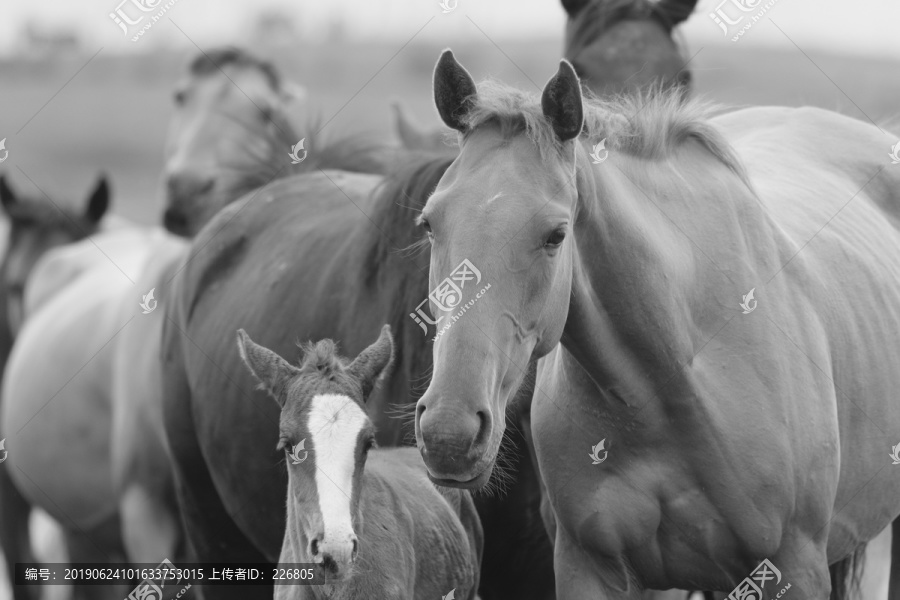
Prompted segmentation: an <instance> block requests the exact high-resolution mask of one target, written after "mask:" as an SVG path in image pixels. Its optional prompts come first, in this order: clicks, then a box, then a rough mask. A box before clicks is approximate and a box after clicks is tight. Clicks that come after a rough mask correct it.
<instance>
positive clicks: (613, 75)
mask: <svg viewBox="0 0 900 600" xmlns="http://www.w3.org/2000/svg"><path fill="white" fill-rule="evenodd" d="M696 4H697V0H660V1H659V2H654V1H652V0H562V6H563V9H565V11H566V32H565V42H564V50H563V56H564V57H565V58H566V59H568V61H569V62H570V63H571V64H572V66H573V67H574V68H575V72H576V73H578V76H579V77H580V78H581V79H582V80H583V81H585V82H586V83H587V86H588V89H590V90H591V92H593V93H594V94H596V95H599V96H606V95H615V94H620V93H623V92H626V93H629V92H630V93H633V92H640V91H641V90H647V89H650V88H653V87H656V88H663V89H665V88H669V87H676V88H678V89H679V90H681V92H682V94H684V95H685V96H687V95H688V94H690V91H691V71H690V70H689V69H688V68H687V63H688V60H687V58H686V57H685V56H684V53H683V51H682V49H681V48H680V47H679V44H678V42H677V41H676V40H675V39H674V35H673V31H674V28H675V27H677V26H678V25H680V24H681V23H683V22H684V21H686V20H687V18H688V17H689V16H691V13H692V12H693V11H694V7H695V6H696Z"/></svg>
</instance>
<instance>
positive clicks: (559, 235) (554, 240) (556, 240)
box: [544, 227, 566, 249]
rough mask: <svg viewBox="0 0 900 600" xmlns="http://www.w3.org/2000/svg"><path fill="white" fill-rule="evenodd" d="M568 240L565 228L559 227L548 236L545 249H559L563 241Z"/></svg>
mask: <svg viewBox="0 0 900 600" xmlns="http://www.w3.org/2000/svg"><path fill="white" fill-rule="evenodd" d="M564 239H566V230H565V228H563V227H559V228H557V229H554V230H553V232H552V233H550V235H549V236H547V241H545V242H544V248H548V249H553V248H558V247H559V245H560V244H562V242H563V240H564Z"/></svg>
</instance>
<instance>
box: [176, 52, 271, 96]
mask: <svg viewBox="0 0 900 600" xmlns="http://www.w3.org/2000/svg"><path fill="white" fill-rule="evenodd" d="M228 66H236V67H244V68H251V69H255V70H257V71H259V72H260V73H261V74H262V75H263V76H264V77H265V78H266V81H268V82H269V85H270V86H272V89H273V90H275V91H279V90H280V89H281V75H280V74H279V73H278V71H277V70H276V69H275V67H274V66H273V65H272V63H270V62H268V61H265V60H262V59H260V58H257V57H256V56H254V55H252V54H250V53H249V52H247V51H246V50H243V49H242V48H237V47H234V46H225V47H222V48H214V49H212V50H209V51H208V52H205V53H202V54H200V55H199V56H197V57H196V58H195V59H194V60H193V61H192V62H191V64H190V65H189V66H188V72H189V73H190V74H191V75H195V76H197V77H208V76H209V75H214V74H216V73H219V72H221V71H222V70H223V69H224V68H225V67H228Z"/></svg>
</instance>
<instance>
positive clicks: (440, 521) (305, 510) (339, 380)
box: [237, 325, 483, 600]
mask: <svg viewBox="0 0 900 600" xmlns="http://www.w3.org/2000/svg"><path fill="white" fill-rule="evenodd" d="M237 341H238V351H239V353H240V356H241V359H242V360H243V361H244V364H245V365H246V366H247V368H248V369H249V371H250V373H251V375H252V376H253V377H254V378H255V379H257V380H258V381H259V384H260V386H261V387H262V388H263V389H265V391H267V392H268V393H269V394H270V395H271V396H272V397H273V398H274V399H275V401H276V402H277V404H278V408H279V409H280V411H281V416H280V419H279V442H278V446H277V448H276V449H277V450H283V451H284V452H285V459H286V460H285V463H286V464H287V459H291V463H290V464H288V465H287V473H288V493H287V524H286V527H285V532H284V542H283V543H282V547H281V555H280V557H279V564H282V565H286V566H287V565H294V564H297V563H307V564H315V565H316V571H315V574H316V575H318V577H317V578H316V579H317V580H318V581H319V582H321V583H324V585H325V586H326V587H325V588H324V590H323V591H322V592H320V591H319V589H318V588H319V586H315V585H314V586H302V585H290V584H286V585H276V587H275V598H278V599H279V600H284V599H288V598H301V599H303V598H321V597H325V598H335V599H336V600H337V599H342V598H348V599H349V598H372V597H374V598H396V599H400V598H437V597H438V596H440V597H444V596H447V595H450V593H451V592H454V595H451V597H459V598H462V599H466V600H474V599H475V598H476V597H477V594H476V592H477V590H478V568H479V565H480V563H481V552H482V545H483V539H482V537H483V532H482V529H481V522H480V521H479V518H478V513H477V512H476V510H475V504H474V503H473V502H472V497H471V495H470V494H469V492H468V491H466V490H455V489H451V488H444V489H442V490H440V491H438V489H437V488H435V487H434V485H432V483H431V481H429V479H428V476H427V474H426V473H425V467H424V465H423V464H422V460H421V458H419V456H418V452H417V451H416V449H415V448H411V447H406V448H384V449H382V448H375V447H374V446H375V429H374V426H373V424H372V421H371V419H370V418H369V416H368V415H367V414H366V400H368V398H369V395H370V394H371V392H372V390H373V389H374V388H375V386H376V385H377V384H378V383H379V382H380V381H382V380H383V378H384V376H385V375H387V373H388V372H389V371H390V365H391V363H392V362H393V361H392V358H393V354H394V346H393V341H392V339H391V333H390V326H389V325H385V326H384V327H383V328H382V329H381V334H380V335H379V336H378V340H377V341H375V342H374V343H373V344H372V345H371V346H369V347H367V348H366V349H365V350H363V351H362V352H361V353H360V354H359V356H357V357H356V358H355V359H354V360H353V362H348V361H346V360H344V359H342V358H341V357H340V356H338V355H337V354H336V348H335V344H334V342H333V341H332V340H321V341H319V342H316V343H309V344H307V345H305V346H302V356H301V358H300V360H299V362H298V366H295V365H293V364H291V363H290V362H288V361H287V360H285V359H284V358H282V357H281V356H279V355H278V354H277V353H275V352H273V351H271V350H269V349H268V348H265V347H263V346H260V345H258V344H256V343H254V342H253V340H251V339H250V336H248V335H247V333H246V332H245V331H244V330H243V329H240V330H238V340H237ZM307 439H309V440H310V443H311V446H310V448H308V449H307V448H306V446H305V444H304V442H305V441H306V440H307ZM301 449H303V457H302V458H301V457H300V450H301Z"/></svg>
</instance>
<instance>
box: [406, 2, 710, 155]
mask: <svg viewBox="0 0 900 600" xmlns="http://www.w3.org/2000/svg"><path fill="white" fill-rule="evenodd" d="M696 4H697V0H660V1H658V2H656V1H653V0H562V7H563V9H564V10H565V12H566V29H565V41H564V48H563V56H565V58H567V59H568V60H569V61H570V62H571V63H572V65H573V66H574V67H575V70H576V72H577V73H578V75H579V77H580V78H581V80H582V81H583V82H584V83H585V84H586V85H587V87H588V89H590V90H591V91H592V92H593V93H594V94H597V95H617V94H622V93H635V92H639V91H641V90H646V89H649V88H657V89H666V88H668V87H677V88H678V89H680V90H681V92H682V94H683V95H684V96H685V97H687V96H688V95H689V94H690V92H691V87H692V78H691V71H690V70H689V69H688V68H687V63H688V60H687V58H686V57H685V55H684V52H683V50H682V49H681V48H680V46H679V44H678V42H677V41H676V39H675V36H674V29H675V27H677V26H678V25H680V24H681V23H683V22H684V21H685V20H687V18H688V17H689V16H690V15H691V13H692V12H693V11H694V7H695V6H696ZM392 110H393V112H394V131H395V133H396V135H397V138H398V139H399V140H400V143H401V145H402V146H403V147H404V148H407V149H410V150H427V151H431V152H440V153H443V154H448V155H450V156H455V155H456V152H457V151H458V148H456V147H455V146H454V145H453V144H452V142H453V140H454V139H455V138H454V137H452V134H453V133H454V132H453V131H452V130H450V131H448V130H443V129H435V130H427V129H424V128H422V127H420V126H418V125H417V124H416V123H415V121H414V120H413V119H412V118H411V117H410V116H409V115H408V111H407V109H406V108H405V107H404V106H403V105H402V104H401V103H400V102H399V101H397V102H394V103H393V105H392ZM448 134H450V135H448Z"/></svg>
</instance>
